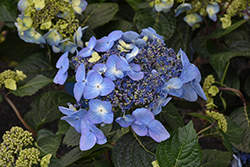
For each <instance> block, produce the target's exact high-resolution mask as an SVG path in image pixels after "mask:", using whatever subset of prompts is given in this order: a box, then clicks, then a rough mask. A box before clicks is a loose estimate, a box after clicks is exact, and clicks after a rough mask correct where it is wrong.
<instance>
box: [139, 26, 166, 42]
mask: <svg viewBox="0 0 250 167" xmlns="http://www.w3.org/2000/svg"><path fill="white" fill-rule="evenodd" d="M141 35H143V36H147V37H149V38H150V39H159V40H160V41H161V42H162V43H164V37H163V36H161V35H159V34H157V33H156V31H155V30H154V29H153V28H151V27H148V28H145V29H142V33H141Z"/></svg>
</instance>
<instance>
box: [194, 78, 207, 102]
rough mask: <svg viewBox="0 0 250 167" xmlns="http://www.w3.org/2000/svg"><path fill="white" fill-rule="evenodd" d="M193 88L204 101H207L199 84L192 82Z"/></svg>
mask: <svg viewBox="0 0 250 167" xmlns="http://www.w3.org/2000/svg"><path fill="white" fill-rule="evenodd" d="M191 85H192V88H193V89H194V90H195V92H196V93H197V94H198V95H199V96H200V97H201V98H203V99H204V100H207V97H206V95H205V93H204V91H203V89H202V87H201V85H200V83H199V82H191Z"/></svg>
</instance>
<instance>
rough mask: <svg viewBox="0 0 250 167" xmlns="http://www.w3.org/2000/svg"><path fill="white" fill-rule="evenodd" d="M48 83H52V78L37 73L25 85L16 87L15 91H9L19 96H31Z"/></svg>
mask: <svg viewBox="0 0 250 167" xmlns="http://www.w3.org/2000/svg"><path fill="white" fill-rule="evenodd" d="M49 83H52V79H50V78H47V77H45V76H43V75H37V76H36V77H35V78H33V79H31V80H30V81H29V82H27V83H26V84H25V85H23V86H21V87H18V88H17V90H16V91H11V93H13V94H14V95H16V96H20V97H23V96H31V95H33V94H35V93H36V92H37V91H38V90H39V89H41V88H43V87H44V86H46V85H48V84H49Z"/></svg>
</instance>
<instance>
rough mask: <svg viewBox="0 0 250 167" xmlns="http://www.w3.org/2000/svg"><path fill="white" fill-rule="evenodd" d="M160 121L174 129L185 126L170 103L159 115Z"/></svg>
mask: <svg viewBox="0 0 250 167" xmlns="http://www.w3.org/2000/svg"><path fill="white" fill-rule="evenodd" d="M159 120H160V121H161V122H162V123H163V124H165V123H164V122H166V123H167V124H169V126H170V127H171V128H172V129H177V128H179V127H182V126H184V123H183V121H182V119H181V116H180V114H179V112H178V110H177V108H176V107H175V106H174V105H173V103H168V104H167V106H166V107H164V108H163V109H162V112H161V113H160V114H159Z"/></svg>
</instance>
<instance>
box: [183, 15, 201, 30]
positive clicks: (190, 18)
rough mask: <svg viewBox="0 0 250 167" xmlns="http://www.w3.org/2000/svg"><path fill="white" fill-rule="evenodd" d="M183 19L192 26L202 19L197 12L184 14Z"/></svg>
mask: <svg viewBox="0 0 250 167" xmlns="http://www.w3.org/2000/svg"><path fill="white" fill-rule="evenodd" d="M183 20H184V21H185V22H186V23H187V24H188V25H189V26H190V27H193V26H194V25H195V24H196V23H199V22H201V21H202V17H201V16H200V15H198V14H197V13H190V14H188V15H186V16H185V17H184V18H183Z"/></svg>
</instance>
